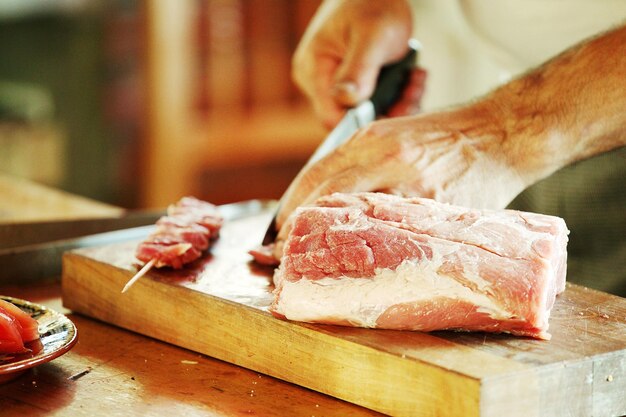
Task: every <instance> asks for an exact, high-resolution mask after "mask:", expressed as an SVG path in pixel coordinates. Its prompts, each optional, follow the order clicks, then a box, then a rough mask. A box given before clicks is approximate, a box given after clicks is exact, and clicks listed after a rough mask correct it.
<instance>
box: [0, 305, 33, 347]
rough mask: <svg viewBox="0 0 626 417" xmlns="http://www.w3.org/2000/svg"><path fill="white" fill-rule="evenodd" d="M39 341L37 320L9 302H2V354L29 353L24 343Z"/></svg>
mask: <svg viewBox="0 0 626 417" xmlns="http://www.w3.org/2000/svg"><path fill="white" fill-rule="evenodd" d="M37 339H39V329H38V324H37V320H35V319H33V318H32V317H31V316H30V315H29V314H27V313H25V312H24V311H22V310H21V309H20V308H19V307H17V306H15V305H13V304H11V303H9V302H8V301H4V300H0V353H23V352H28V349H26V347H25V346H24V342H32V341H34V340H37Z"/></svg>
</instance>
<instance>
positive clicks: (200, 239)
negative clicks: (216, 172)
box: [135, 197, 223, 269]
mask: <svg viewBox="0 0 626 417" xmlns="http://www.w3.org/2000/svg"><path fill="white" fill-rule="evenodd" d="M167 214H168V215H167V216H163V217H161V218H160V219H159V220H158V221H157V223H156V224H157V229H156V230H155V232H154V233H152V234H151V235H150V236H148V238H147V239H146V240H145V241H143V242H141V243H140V244H139V245H138V246H137V250H136V253H135V256H136V257H137V259H139V260H140V261H144V262H151V261H153V262H154V266H156V267H157V268H161V267H164V266H168V267H171V268H175V269H180V268H182V267H183V266H184V265H185V264H188V263H190V262H192V261H195V260H196V259H198V258H200V257H201V256H202V252H203V251H205V250H206V249H208V248H209V246H210V244H211V242H212V241H213V240H215V239H216V238H217V237H218V236H219V231H220V228H221V226H222V223H223V218H222V216H221V215H220V214H219V212H218V210H217V207H216V206H214V205H213V204H211V203H207V202H205V201H201V200H198V199H196V198H194V197H183V198H182V199H180V200H179V201H178V202H177V203H176V204H172V205H170V206H169V207H168V209H167Z"/></svg>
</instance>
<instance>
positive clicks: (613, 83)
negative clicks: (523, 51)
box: [477, 25, 626, 185]
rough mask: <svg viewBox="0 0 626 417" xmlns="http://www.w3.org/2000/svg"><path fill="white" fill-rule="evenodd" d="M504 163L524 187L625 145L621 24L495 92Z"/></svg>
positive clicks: (490, 102) (625, 51)
mask: <svg viewBox="0 0 626 417" xmlns="http://www.w3.org/2000/svg"><path fill="white" fill-rule="evenodd" d="M481 103H482V104H485V105H487V106H488V107H489V108H492V109H494V111H495V112H496V113H497V114H498V115H499V118H500V120H501V123H502V128H503V132H504V139H503V143H502V145H503V146H504V152H505V155H506V157H507V159H508V163H509V164H511V166H513V167H514V168H515V170H516V171H517V172H518V173H519V175H520V176H521V177H522V178H524V181H525V182H526V183H527V185H530V184H533V183H534V182H536V181H538V180H540V179H542V178H544V177H546V176H548V175H550V174H551V173H553V172H554V171H556V170H558V169H559V168H562V167H564V166H566V165H568V164H571V163H573V162H575V161H578V160H581V159H585V158H588V157H591V156H594V155H597V154H600V153H603V152H607V151H610V150H612V149H615V148H618V147H620V146H624V145H625V144H626V25H624V26H622V27H620V28H617V29H615V30H612V31H609V32H607V33H605V34H603V35H600V36H598V37H596V38H594V39H591V40H589V41H586V42H584V43H583V44H580V45H578V46H576V47H573V48H571V49H569V50H568V51H566V52H564V53H563V54H561V55H559V56H557V57H555V58H554V59H552V60H551V61H549V62H547V63H546V64H544V65H543V66H541V67H539V68H537V69H535V70H533V71H531V72H529V73H527V74H526V75H524V76H522V77H521V78H519V79H517V80H514V81H512V82H510V83H508V84H506V85H505V86H503V87H501V88H500V89H498V90H496V91H494V92H493V93H492V94H491V95H489V96H488V97H486V98H485V100H483V101H482V102H479V103H477V105H481Z"/></svg>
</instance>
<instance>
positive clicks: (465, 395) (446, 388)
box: [62, 252, 480, 416]
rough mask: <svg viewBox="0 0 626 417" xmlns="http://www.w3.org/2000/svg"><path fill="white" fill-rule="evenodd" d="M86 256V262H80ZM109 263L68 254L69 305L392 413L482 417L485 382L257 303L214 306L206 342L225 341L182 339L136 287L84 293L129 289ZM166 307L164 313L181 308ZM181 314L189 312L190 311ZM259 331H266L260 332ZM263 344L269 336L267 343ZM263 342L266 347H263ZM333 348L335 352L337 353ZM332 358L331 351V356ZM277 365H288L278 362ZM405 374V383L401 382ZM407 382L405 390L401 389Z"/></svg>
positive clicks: (169, 291) (165, 290)
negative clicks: (141, 300)
mask: <svg viewBox="0 0 626 417" xmlns="http://www.w3.org/2000/svg"><path fill="white" fill-rule="evenodd" d="M79 259H80V262H78V263H77V262H76V261H77V260H79ZM102 266H103V265H102V263H101V262H99V261H97V260H93V259H89V258H85V257H84V256H82V255H81V254H78V253H72V252H70V253H67V254H66V255H64V257H63V274H62V291H63V304H64V306H65V307H66V308H68V309H70V310H72V311H74V312H76V313H79V314H82V315H86V316H89V317H92V318H95V319H98V320H101V321H104V322H107V323H111V324H114V325H116V326H119V327H122V328H125V329H127V330H131V331H134V332H137V333H140V334H143V335H146V336H149V337H153V338H155V339H158V340H162V341H165V342H167V343H171V344H174V345H177V346H180V347H183V348H186V349H190V350H192V351H195V352H199V353H202V354H206V355H208V356H212V357H215V358H217V359H220V360H224V361H226V362H229V363H233V364H235V365H238V366H242V367H244V368H248V369H251V370H254V371H257V372H260V373H263V374H267V375H270V376H273V377H276V378H278V379H282V380H285V381H288V382H291V383H295V384H297V385H301V386H304V387H306V388H310V389H313V390H315V391H319V392H322V393H324V394H327V395H331V396H333V397H336V398H340V399H343V400H346V401H348V402H352V403H355V404H359V405H362V406H364V407H366V408H370V409H373V410H376V411H380V412H383V413H386V414H393V415H398V416H402V415H406V416H409V415H415V410H416V409H419V410H420V411H423V412H424V415H433V413H437V412H441V410H442V409H443V410H447V411H446V413H451V415H464V416H479V398H478V394H479V390H480V381H479V380H477V379H475V378H471V377H468V376H465V375H461V374H458V373H456V372H451V371H449V370H445V369H442V368H441V367H439V366H437V365H433V364H428V363H424V362H422V361H419V360H410V361H408V360H407V359H406V358H402V357H400V356H398V355H394V354H392V353H388V352H381V351H378V350H376V349H374V348H372V347H368V346H363V345H360V344H358V343H355V342H352V341H348V340H343V339H338V338H336V337H333V336H332V335H329V334H325V333H321V332H317V331H315V330H314V329H311V328H309V327H307V326H304V325H300V324H299V323H292V322H287V321H283V320H279V319H276V318H274V317H273V316H271V314H269V313H267V312H263V311H260V310H257V309H254V308H252V307H246V308H244V309H241V308H240V307H241V306H240V305H237V304H236V303H233V302H229V301H227V300H220V299H214V300H212V302H211V303H209V304H208V308H209V309H210V310H209V314H208V316H211V315H212V313H216V312H219V313H222V317H223V318H224V319H223V321H222V322H221V323H219V320H217V327H215V328H212V329H207V328H205V329H204V333H199V336H201V335H203V334H204V336H206V338H202V340H219V343H215V344H211V343H210V342H209V343H207V342H202V340H200V338H198V339H195V340H192V341H182V342H181V341H180V340H176V338H175V337H172V336H171V335H169V336H168V335H167V331H173V330H174V329H162V328H161V329H158V328H157V327H156V325H157V324H159V323H158V322H159V316H152V317H151V316H150V315H146V314H145V311H144V310H143V307H140V305H139V304H137V303H135V302H134V300H133V298H132V297H129V296H131V294H132V292H131V291H129V292H128V293H127V294H124V295H123V296H120V295H117V294H114V292H113V291H106V290H104V289H103V290H101V291H93V292H92V297H84V295H85V291H84V290H83V289H84V288H85V285H93V284H94V283H96V282H97V281H98V280H100V281H102V280H104V281H108V282H109V283H111V282H113V283H114V285H109V288H121V286H123V282H125V280H126V279H127V278H128V271H125V270H123V269H120V268H116V269H115V270H114V273H112V274H111V273H110V272H111V270H110V269H109V270H107V271H108V273H109V274H110V275H111V276H109V277H107V276H106V273H104V274H103V272H104V271H102V269H101V267H102ZM85 277H89V278H88V279H85ZM135 285H137V286H142V288H143V293H144V294H151V295H153V296H155V297H156V298H158V297H167V298H170V297H176V296H177V295H180V294H181V291H184V289H182V288H180V287H177V286H173V285H166V284H164V283H162V282H158V281H152V280H145V281H143V282H141V280H140V281H139V282H137V284H135ZM191 294H192V295H191V296H190V297H188V298H187V299H186V304H190V303H191V304H195V303H197V302H198V298H206V297H205V295H202V294H200V293H198V294H194V293H191ZM186 295H189V293H187V294H186ZM96 298H97V299H99V301H96ZM124 299H127V301H124ZM113 304H115V305H116V306H118V307H119V309H120V310H119V312H117V313H111V312H109V313H107V311H106V310H107V306H111V305H113ZM160 310H161V313H162V314H173V313H174V312H173V311H163V309H160ZM120 313H121V314H120ZM178 313H180V314H182V315H181V317H184V311H183V310H181V311H179V312H178ZM237 316H239V317H237ZM233 323H247V324H248V325H249V326H250V327H249V329H247V331H248V333H246V334H244V335H237V334H235V333H236V332H234V331H233V329H232V328H231V324H233ZM205 324H206V323H205ZM251 329H252V330H253V331H250V330H251ZM254 332H257V339H258V340H253V337H252V338H250V337H249V336H254ZM259 333H261V334H262V337H260V336H258V334H259ZM246 339H247V340H246ZM259 342H264V345H261V344H259ZM220 343H222V344H223V343H228V344H229V346H231V347H234V348H233V349H229V348H225V347H224V346H219V344H220ZM259 346H263V349H261V350H260V351H259V350H258V348H259ZM294 346H306V349H305V350H300V349H295V348H293V347H294ZM320 351H322V352H325V355H324V356H320V355H317V353H319V352H320ZM231 352H236V353H234V354H233V353H231ZM329 353H332V354H333V355H335V356H334V357H332V355H329ZM327 356H331V357H330V358H329V359H326V357H327ZM268 359H269V360H268ZM366 360H367V361H370V362H372V361H375V362H376V364H370V366H369V367H365V368H364V367H362V366H360V365H361V362H360V361H366ZM298 363H300V364H302V363H307V365H306V366H303V365H298ZM275 364H280V366H278V367H276V366H273V365H275ZM319 369H324V370H325V372H324V373H325V374H327V375H328V376H329V379H326V380H321V379H319V378H318V375H319ZM303 370H304V372H303ZM330 376H332V380H331V379H330ZM402 380H404V381H405V383H404V384H399V383H398V382H399V381H402ZM355 381H359V384H361V387H362V386H363V385H367V386H368V389H367V390H365V392H366V393H365V395H364V394H363V390H357V391H355V390H354V388H355ZM399 386H401V387H402V388H401V389H398V387H399ZM441 392H446V393H447V394H448V396H447V397H446V396H441V395H440V394H436V393H441Z"/></svg>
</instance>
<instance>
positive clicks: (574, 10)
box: [413, 0, 626, 110]
mask: <svg viewBox="0 0 626 417" xmlns="http://www.w3.org/2000/svg"><path fill="white" fill-rule="evenodd" d="M413 9H414V22H415V30H414V35H415V37H416V38H417V39H418V40H419V41H420V42H421V43H422V45H423V49H422V51H421V53H420V58H419V60H420V65H421V66H423V67H424V68H426V70H428V81H427V84H426V92H425V95H424V98H423V108H424V110H431V109H436V108H442V107H446V106H449V105H452V104H456V103H460V102H464V101H467V100H470V99H472V98H476V97H478V96H480V95H483V94H485V93H487V92H488V91H489V90H491V89H493V88H494V87H496V86H497V85H499V84H501V83H503V82H506V81H508V80H510V79H511V78H512V77H515V76H517V75H519V74H521V73H523V72H524V71H526V70H528V69H529V68H532V67H535V66H538V65H540V64H542V63H543V62H545V61H547V60H549V59H550V58H552V57H553V56H555V55H557V54H559V53H560V52H562V51H563V50H565V49H567V48H569V47H571V46H573V45H575V44H576V43H578V42H580V41H582V40H584V39H586V38H588V37H590V36H593V35H596V34H598V33H601V32H603V31H606V30H608V29H610V28H611V27H613V26H616V25H619V24H622V23H623V22H624V21H625V20H626V0H414V1H413Z"/></svg>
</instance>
